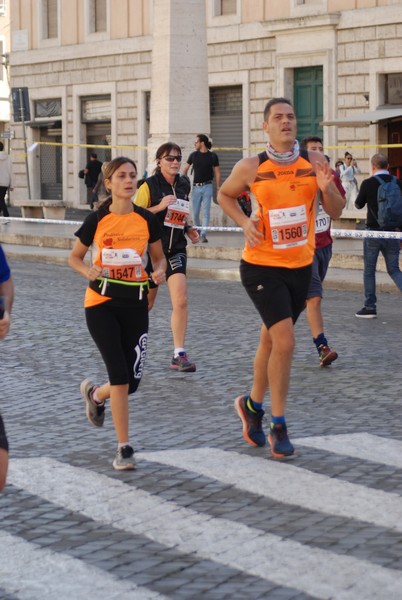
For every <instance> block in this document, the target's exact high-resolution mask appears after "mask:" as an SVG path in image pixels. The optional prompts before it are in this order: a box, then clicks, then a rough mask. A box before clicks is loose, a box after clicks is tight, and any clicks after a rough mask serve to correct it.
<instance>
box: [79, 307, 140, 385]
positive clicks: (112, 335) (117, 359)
mask: <svg viewBox="0 0 402 600" xmlns="http://www.w3.org/2000/svg"><path fill="white" fill-rule="evenodd" d="M85 317H86V321H87V326H88V329H89V332H90V334H91V336H92V338H93V340H94V342H95V344H96V345H97V347H98V349H99V351H100V353H101V355H102V358H103V361H104V363H105V366H106V369H107V373H108V376H109V381H110V384H111V385H125V384H127V383H128V393H129V394H132V393H133V392H135V391H136V389H137V388H138V386H139V384H140V381H141V377H142V373H143V370H144V362H145V356H146V353H147V341H148V306H147V303H146V302H142V303H141V304H135V305H133V304H132V303H130V305H129V304H128V303H127V306H124V305H121V304H119V305H116V304H114V303H113V301H108V302H104V303H103V304H98V305H97V306H91V307H90V308H86V309H85Z"/></svg>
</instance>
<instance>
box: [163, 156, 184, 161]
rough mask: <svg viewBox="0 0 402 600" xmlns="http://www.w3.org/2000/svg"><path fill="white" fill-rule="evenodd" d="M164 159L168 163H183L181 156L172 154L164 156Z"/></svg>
mask: <svg viewBox="0 0 402 600" xmlns="http://www.w3.org/2000/svg"><path fill="white" fill-rule="evenodd" d="M162 158H165V159H166V160H167V161H168V162H174V161H177V162H181V156H180V155H179V156H171V155H170V154H169V155H168V156H162Z"/></svg>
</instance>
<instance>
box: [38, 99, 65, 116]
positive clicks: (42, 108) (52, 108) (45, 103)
mask: <svg viewBox="0 0 402 600" xmlns="http://www.w3.org/2000/svg"><path fill="white" fill-rule="evenodd" d="M34 108H35V119H51V118H52V117H61V100H60V98H52V99H50V100H36V101H35V103H34Z"/></svg>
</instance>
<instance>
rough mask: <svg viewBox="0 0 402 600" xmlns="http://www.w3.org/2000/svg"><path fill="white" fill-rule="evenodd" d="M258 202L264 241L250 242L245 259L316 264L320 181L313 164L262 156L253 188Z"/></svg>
mask: <svg viewBox="0 0 402 600" xmlns="http://www.w3.org/2000/svg"><path fill="white" fill-rule="evenodd" d="M250 189H251V191H252V193H253V194H254V196H255V198H256V200H257V203H258V210H257V213H256V215H257V217H258V219H259V222H258V230H259V231H260V232H261V233H262V234H263V235H264V239H263V240H262V242H260V243H259V244H258V245H257V246H254V247H250V246H249V245H248V244H247V243H246V245H245V248H244V250H243V255H242V257H243V259H244V260H245V261H246V262H249V263H251V264H255V265H262V266H270V267H285V268H288V269H297V268H300V267H305V266H307V265H309V264H311V263H312V262H313V257H314V249H315V240H314V238H315V228H314V222H315V199H316V195H317V191H318V186H317V181H316V177H315V173H314V171H313V167H312V165H311V163H310V162H309V161H308V160H306V158H303V157H302V156H299V157H298V159H297V160H296V161H295V162H294V163H293V164H290V165H285V166H284V165H278V164H276V163H274V162H272V161H271V160H270V159H269V158H268V156H267V154H266V153H262V154H261V155H260V165H259V167H258V169H257V176H256V178H255V181H254V183H253V184H252V185H251V186H250Z"/></svg>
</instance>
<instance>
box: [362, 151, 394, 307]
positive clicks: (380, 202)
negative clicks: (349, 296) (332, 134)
mask: <svg viewBox="0 0 402 600" xmlns="http://www.w3.org/2000/svg"><path fill="white" fill-rule="evenodd" d="M371 167H372V173H373V175H372V177H369V178H368V179H365V180H364V181H363V183H362V185H361V187H360V191H359V194H358V196H357V198H356V201H355V206H356V208H359V209H361V208H364V207H365V206H366V205H367V217H366V229H369V230H370V231H400V230H402V182H401V181H400V180H399V179H397V178H396V177H395V176H394V175H391V174H390V172H389V170H388V159H387V157H386V156H385V155H384V154H374V156H373V157H372V159H371ZM399 251H400V241H399V240H387V239H379V238H364V241H363V258H364V306H363V308H362V309H361V310H359V311H358V312H357V313H355V316H356V317H358V318H362V319H375V318H376V316H377V297H376V293H375V290H376V285H375V272H376V267H377V259H378V255H379V254H380V252H381V254H382V255H383V257H384V260H385V264H386V267H387V272H388V275H389V276H390V277H391V278H392V280H393V281H394V283H395V285H396V286H397V287H398V288H399V290H400V291H401V292H402V271H401V270H400V269H399Z"/></svg>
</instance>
